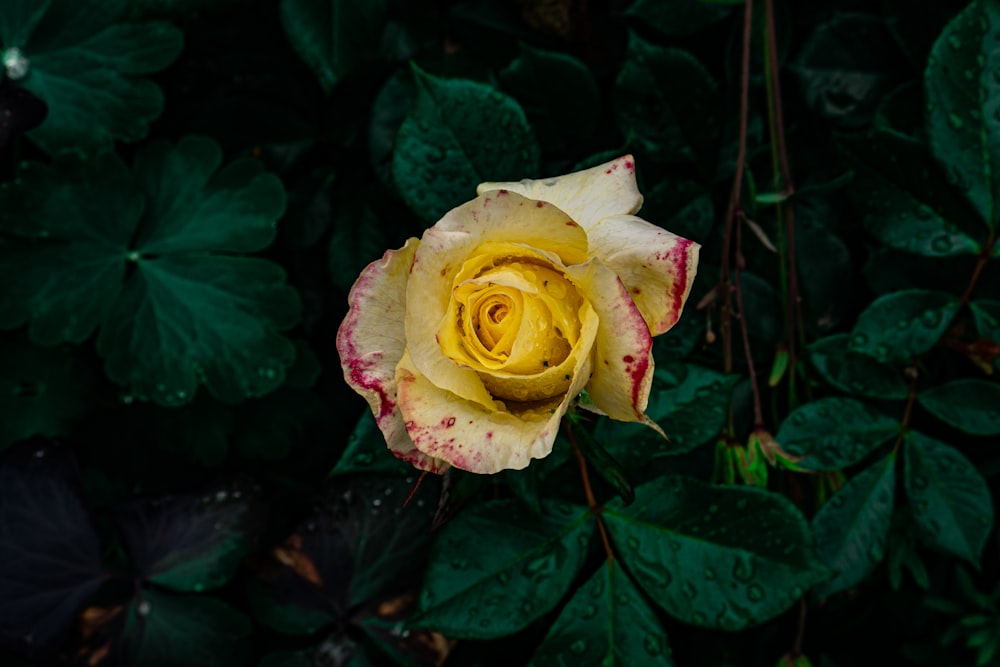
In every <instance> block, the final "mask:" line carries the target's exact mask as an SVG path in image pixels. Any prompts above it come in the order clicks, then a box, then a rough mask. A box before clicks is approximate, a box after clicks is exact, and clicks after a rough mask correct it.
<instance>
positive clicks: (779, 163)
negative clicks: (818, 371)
mask: <svg viewBox="0 0 1000 667" xmlns="http://www.w3.org/2000/svg"><path fill="white" fill-rule="evenodd" d="M764 9H765V20H766V36H765V40H764V50H765V53H764V60H765V62H766V63H767V67H766V69H765V71H764V81H765V84H766V88H767V119H768V125H769V126H770V135H771V169H772V173H773V182H774V187H775V189H777V190H780V192H781V193H782V194H783V195H784V198H783V199H782V201H780V202H778V205H777V209H776V213H777V232H778V236H777V239H776V240H777V241H778V243H777V245H778V251H779V254H780V255H781V257H780V261H781V264H780V276H781V297H782V300H783V301H784V307H785V338H786V341H787V345H788V367H789V371H790V372H789V377H788V400H789V409H790V410H792V409H795V408H796V407H797V399H796V391H795V374H796V373H797V372H798V368H797V366H798V364H797V361H796V350H795V342H796V337H798V338H800V339H801V343H802V345H803V346H804V345H805V327H804V326H803V317H802V299H801V296H800V294H799V279H798V268H797V265H796V259H795V205H794V204H793V202H792V196H793V195H794V194H795V184H794V183H793V182H792V170H791V168H790V167H789V161H788V148H787V144H786V143H785V120H784V111H783V107H782V104H781V75H780V69H781V68H780V66H779V63H778V39H777V31H776V30H775V27H774V0H764ZM779 186H780V187H779ZM804 386H805V390H806V392H807V394H808V393H809V383H808V382H807V383H805V385H804Z"/></svg>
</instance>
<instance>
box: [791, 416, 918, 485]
mask: <svg viewBox="0 0 1000 667" xmlns="http://www.w3.org/2000/svg"><path fill="white" fill-rule="evenodd" d="M900 428H902V427H901V425H900V424H899V422H897V421H896V420H895V419H891V418H889V417H886V416H885V415H883V414H882V413H880V412H878V411H877V410H874V409H872V408H870V407H868V406H867V405H865V404H864V403H862V402H861V401H858V400H855V399H853V398H821V399H819V400H816V401H813V402H811V403H806V404H805V405H803V406H801V407H800V408H798V409H797V410H794V411H793V412H792V413H791V414H790V415H788V418H787V419H785V421H783V422H782V423H781V427H780V428H779V429H778V433H777V435H776V436H775V437H776V438H777V440H778V442H779V443H780V444H781V447H782V448H783V449H784V450H785V451H786V452H788V453H789V454H792V455H793V456H802V457H804V458H803V459H802V460H801V461H798V462H797V463H796V465H798V466H799V467H801V468H805V469H806V470H821V471H834V470H840V469H841V468H846V467H847V466H849V465H854V464H855V463H858V462H860V461H861V460H862V459H864V458H865V457H866V456H868V455H869V454H870V453H872V452H873V451H875V450H876V449H878V447H879V445H881V444H883V443H884V442H886V441H888V440H890V439H891V438H894V437H896V436H897V435H898V434H899V430H900Z"/></svg>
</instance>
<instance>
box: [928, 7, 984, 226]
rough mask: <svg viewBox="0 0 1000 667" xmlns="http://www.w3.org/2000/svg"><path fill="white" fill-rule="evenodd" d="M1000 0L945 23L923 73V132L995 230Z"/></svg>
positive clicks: (958, 185) (955, 181)
mask: <svg viewBox="0 0 1000 667" xmlns="http://www.w3.org/2000/svg"><path fill="white" fill-rule="evenodd" d="M997 28H1000V5H997V4H996V3H995V2H993V1H992V0H975V1H974V2H972V3H971V4H969V5H968V6H967V7H966V8H965V9H964V10H962V11H961V12H960V13H959V14H958V15H957V16H956V17H955V18H954V19H952V21H951V22H950V23H949V24H948V25H947V26H945V29H944V31H943V32H942V33H941V35H940V36H939V37H938V39H937V41H936V42H935V43H934V46H933V47H932V48H931V53H930V56H929V57H928V59H927V69H926V70H925V72H924V87H925V91H926V98H927V117H926V118H927V121H926V122H927V135H928V138H929V142H930V147H931V151H932V152H933V153H934V157H936V158H937V159H938V161H939V162H940V163H941V166H943V167H944V169H945V173H946V174H947V175H948V179H949V181H950V182H951V183H952V184H953V185H954V186H955V187H956V188H957V189H958V190H960V191H961V192H962V194H963V195H964V196H965V198H966V199H968V200H969V202H971V203H972V205H973V206H974V207H975V209H976V210H977V211H978V212H979V215H980V217H981V218H982V219H983V221H984V222H985V223H986V225H987V226H988V227H989V228H990V229H993V230H995V229H996V228H997V220H998V217H1000V211H998V207H997V203H996V201H995V198H996V193H997V192H1000V175H998V174H997V171H996V165H997V164H1000V120H998V119H997V117H996V109H995V107H996V105H997V102H998V101H1000V81H997V77H996V76H995V75H994V72H995V71H996V69H997V67H998V66H1000V60H998V59H1000V50H998V48H997V47H998V46H1000V42H998V40H997Z"/></svg>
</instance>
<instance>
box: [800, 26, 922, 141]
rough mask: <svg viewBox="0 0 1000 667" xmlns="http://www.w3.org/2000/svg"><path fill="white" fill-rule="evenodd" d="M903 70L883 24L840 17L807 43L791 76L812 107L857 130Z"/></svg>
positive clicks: (818, 27)
mask: <svg viewBox="0 0 1000 667" xmlns="http://www.w3.org/2000/svg"><path fill="white" fill-rule="evenodd" d="M904 67H905V63H904V60H903V57H902V54H901V53H900V52H899V50H898V49H897V48H896V45H895V43H894V42H893V41H892V37H891V35H890V34H889V32H888V31H887V30H886V27H885V22H884V21H882V20H881V19H880V18H878V17H875V16H870V15H866V14H848V13H835V14H834V15H833V16H831V17H830V19H829V20H827V21H826V22H824V23H821V24H820V25H819V26H817V27H816V29H815V30H814V31H813V33H812V34H811V35H809V37H808V38H807V39H806V41H805V44H804V45H803V47H802V50H801V51H800V52H799V54H798V56H797V57H796V58H795V63H794V65H793V66H792V72H793V73H794V74H795V76H796V78H797V79H798V81H799V84H800V86H801V88H802V94H803V95H804V96H805V100H806V104H808V105H809V106H810V108H812V109H813V110H814V111H816V112H817V113H819V114H820V115H822V116H824V117H826V118H828V119H830V120H833V121H835V122H837V123H840V124H843V125H848V126H858V125H863V124H864V123H866V122H868V121H869V120H870V119H871V117H872V115H873V114H874V112H875V108H876V107H877V106H878V102H879V100H880V99H881V98H882V96H883V95H885V94H886V93H887V92H889V91H890V90H892V88H893V87H894V86H895V84H896V83H898V82H899V81H900V79H901V77H902V76H903V73H904V72H905V71H906V70H905V69H904Z"/></svg>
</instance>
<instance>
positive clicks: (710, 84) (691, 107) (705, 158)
mask: <svg viewBox="0 0 1000 667" xmlns="http://www.w3.org/2000/svg"><path fill="white" fill-rule="evenodd" d="M677 91H684V92H683V94H682V95H679V94H677ZM718 97H719V90H718V85H717V84H716V82H715V80H714V79H712V76H711V75H710V74H709V73H708V70H706V69H705V67H704V65H702V64H701V63H700V62H698V60H697V59H696V58H695V57H694V56H692V55H691V54H690V53H688V52H686V51H681V50H680V49H674V48H663V47H661V46H657V45H655V44H652V43H650V42H647V41H645V40H644V39H642V38H641V37H639V36H638V35H636V34H635V33H629V41H628V55H627V58H626V60H625V64H624V65H623V66H622V69H621V72H619V74H618V79H617V80H616V81H615V89H614V103H615V116H616V118H617V119H618V126H619V127H620V128H621V130H622V133H623V134H625V135H626V136H628V135H630V134H633V133H634V135H635V138H636V140H637V141H639V142H640V143H641V144H643V145H644V146H645V147H646V149H647V150H648V151H649V152H651V153H654V154H655V155H657V156H658V157H660V158H662V159H663V160H664V161H667V162H684V161H695V162H698V163H700V164H702V165H710V164H713V163H714V162H715V158H716V152H717V150H718V146H717V141H718V123H717V121H716V118H717V115H718V108H717V107H718Z"/></svg>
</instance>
